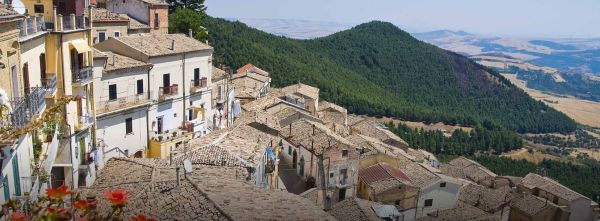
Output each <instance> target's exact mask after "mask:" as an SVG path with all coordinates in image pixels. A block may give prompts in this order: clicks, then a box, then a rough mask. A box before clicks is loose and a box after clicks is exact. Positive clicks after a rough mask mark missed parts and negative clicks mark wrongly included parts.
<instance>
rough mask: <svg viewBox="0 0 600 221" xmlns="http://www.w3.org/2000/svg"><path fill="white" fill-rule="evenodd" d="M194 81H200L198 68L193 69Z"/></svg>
mask: <svg viewBox="0 0 600 221" xmlns="http://www.w3.org/2000/svg"><path fill="white" fill-rule="evenodd" d="M194 80H200V68H194Z"/></svg>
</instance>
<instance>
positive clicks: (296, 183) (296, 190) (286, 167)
mask: <svg viewBox="0 0 600 221" xmlns="http://www.w3.org/2000/svg"><path fill="white" fill-rule="evenodd" d="M279 162H280V163H279V177H280V178H281V180H282V181H283V184H284V185H285V188H286V189H287V190H288V192H290V193H293V194H301V193H303V192H304V191H306V188H305V186H304V181H303V180H302V178H301V177H300V176H299V175H298V174H297V173H296V169H294V168H292V164H290V163H287V162H285V160H284V159H282V158H280V161H279Z"/></svg>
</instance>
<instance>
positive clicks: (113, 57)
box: [112, 53, 115, 66]
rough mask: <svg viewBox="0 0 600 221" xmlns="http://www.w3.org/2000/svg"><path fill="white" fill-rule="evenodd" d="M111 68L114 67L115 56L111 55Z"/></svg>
mask: <svg viewBox="0 0 600 221" xmlns="http://www.w3.org/2000/svg"><path fill="white" fill-rule="evenodd" d="M112 66H115V54H114V53H113V54H112Z"/></svg>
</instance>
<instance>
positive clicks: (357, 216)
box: [329, 197, 383, 221]
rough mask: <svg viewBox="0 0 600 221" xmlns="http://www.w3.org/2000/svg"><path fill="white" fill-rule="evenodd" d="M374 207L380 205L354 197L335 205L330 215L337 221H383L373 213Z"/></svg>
mask: <svg viewBox="0 0 600 221" xmlns="http://www.w3.org/2000/svg"><path fill="white" fill-rule="evenodd" d="M373 205H378V203H376V202H372V201H368V200H363V199H359V198H354V197H353V198H348V199H345V200H343V201H341V202H338V203H336V204H334V205H333V207H332V208H331V210H330V211H329V214H331V215H332V216H333V217H335V218H336V219H337V220H353V221H354V220H356V221H367V220H370V221H373V220H383V219H380V218H379V217H377V214H375V211H373V208H372V206H373Z"/></svg>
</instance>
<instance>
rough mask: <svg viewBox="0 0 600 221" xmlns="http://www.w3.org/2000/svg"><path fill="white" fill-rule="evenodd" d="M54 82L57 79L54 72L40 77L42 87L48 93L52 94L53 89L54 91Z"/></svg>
mask: <svg viewBox="0 0 600 221" xmlns="http://www.w3.org/2000/svg"><path fill="white" fill-rule="evenodd" d="M56 83H57V81H56V75H55V74H53V75H51V76H49V77H46V78H44V79H42V87H43V88H44V89H46V92H47V93H49V94H52V93H54V91H56Z"/></svg>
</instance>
